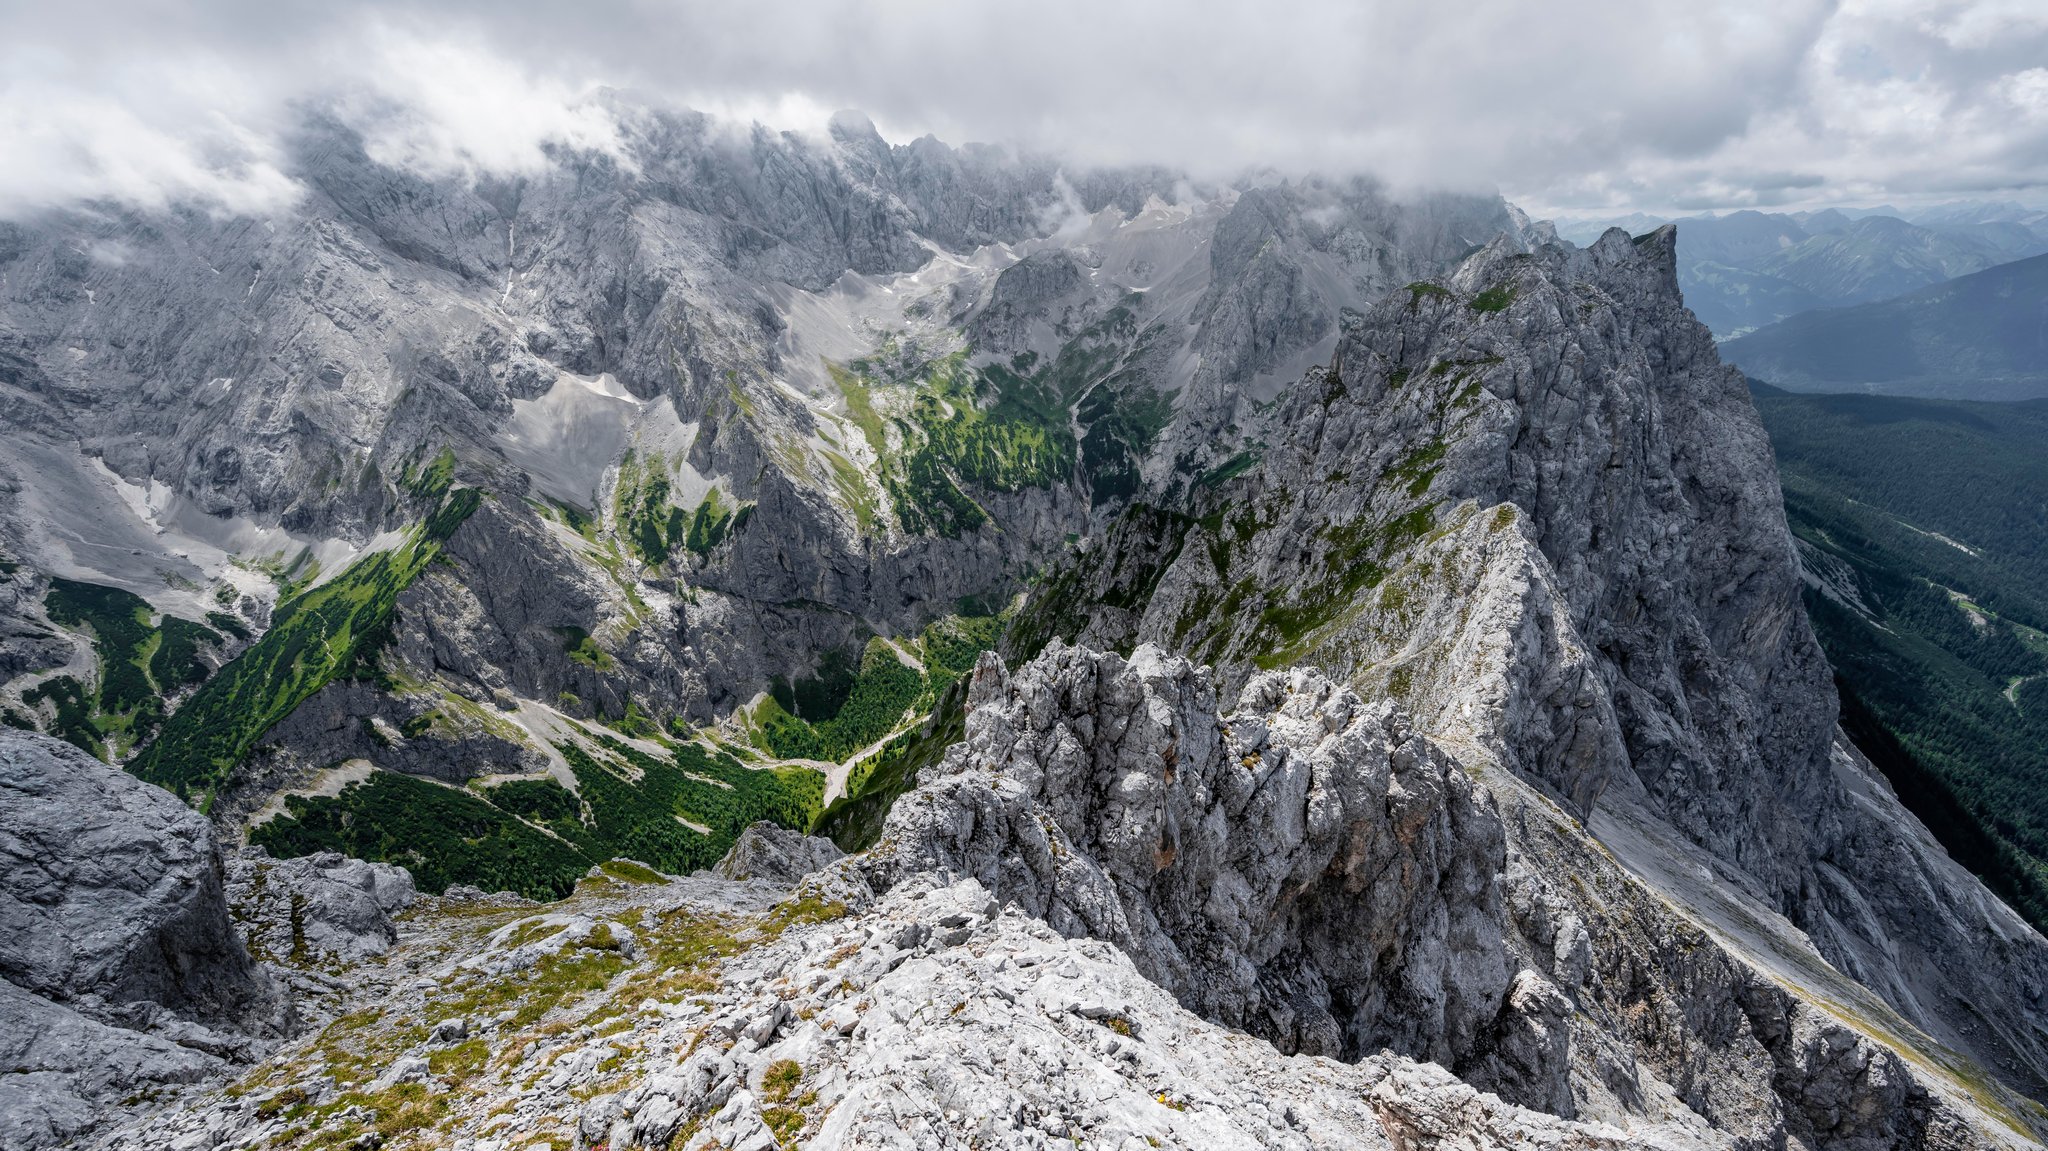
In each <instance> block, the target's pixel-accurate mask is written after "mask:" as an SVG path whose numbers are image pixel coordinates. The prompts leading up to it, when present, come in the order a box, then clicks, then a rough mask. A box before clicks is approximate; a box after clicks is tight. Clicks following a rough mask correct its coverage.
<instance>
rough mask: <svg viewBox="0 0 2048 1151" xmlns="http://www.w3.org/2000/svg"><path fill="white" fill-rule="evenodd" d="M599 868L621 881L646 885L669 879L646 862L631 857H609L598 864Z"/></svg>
mask: <svg viewBox="0 0 2048 1151" xmlns="http://www.w3.org/2000/svg"><path fill="white" fill-rule="evenodd" d="M597 869H598V870H599V871H602V872H604V873H605V874H606V875H609V876H611V877H612V878H613V879H616V880H618V881H619V882H620V883H638V884H643V885H645V884H655V883H665V882H667V880H665V879H663V878H662V875H661V873H660V872H659V871H656V870H654V869H653V868H651V867H648V866H647V865H646V864H642V863H635V862H633V861H632V860H630V859H607V860H605V861H604V862H603V863H600V864H598V865H597Z"/></svg>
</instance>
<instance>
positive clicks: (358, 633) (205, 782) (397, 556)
mask: <svg viewBox="0 0 2048 1151" xmlns="http://www.w3.org/2000/svg"><path fill="white" fill-rule="evenodd" d="M480 499H481V496H480V494H479V493H478V492H477V490H476V489H475V488H461V489H457V490H455V491H452V492H449V493H448V494H447V495H446V496H445V497H443V498H442V501H441V503H440V505H439V506H438V507H437V508H435V510H434V511H433V512H432V513H431V514H429V515H428V517H427V518H426V520H425V521H424V522H423V523H422V524H421V525H420V526H419V527H418V528H416V529H414V530H413V531H412V532H411V533H410V535H409V536H408V537H407V539H406V540H405V542H403V543H401V544H400V545H399V546H397V547H395V548H392V549H390V550H387V551H381V552H377V553H374V554H372V555H368V556H364V557H363V558H362V559H359V560H357V561H356V562H355V563H353V564H351V565H349V567H348V568H347V570H345V571H343V572H342V573H341V574H339V575H337V576H335V577H334V578H333V579H332V580H329V581H328V582H327V583H324V584H322V585H320V586H319V587H317V588H314V589H313V590H311V591H308V592H306V593H304V594H302V595H300V596H298V597H296V598H294V599H291V600H288V601H286V602H284V603H281V604H280V605H279V606H278V608H277V610H276V612H275V613H274V614H273V615H272V617H271V626H270V630H269V631H267V632H265V633H264V635H263V638H261V639H259V640H257V641H256V642H255V643H254V644H252V645H250V646H249V648H248V649H247V650H245V651H243V652H242V654H241V655H239V656H237V657H235V659H234V660H232V661H231V662H229V663H228V664H227V666H225V667H223V668H221V670H220V672H219V673H218V674H216V675H215V676H214V677H213V678H212V679H210V680H208V681H207V682H206V683H205V684H204V685H202V686H201V687H200V688H199V690H198V691H197V692H196V693H194V694H193V696H192V698H191V699H190V700H189V701H187V702H186V703H185V705H184V706H183V707H180V708H179V709H178V710H177V712H176V713H175V714H174V715H172V716H171V717H170V719H169V720H168V721H167V722H166V723H165V724H164V726H163V732H162V734H161V735H159V736H158V737H157V739H156V740H155V741H154V742H152V743H150V744H149V745H148V746H147V747H145V748H144V749H143V750H142V753H141V754H140V755H138V756H137V757H136V758H135V760H134V762H132V763H131V764H129V770H130V771H133V772H134V773H135V774H136V775H138V776H141V777H142V778H143V779H146V780H148V781H150V782H151V783H155V784H157V785H159V786H161V787H164V788H167V789H169V790H170V791H172V792H175V793H176V794H177V795H178V796H179V797H181V798H183V799H185V800H187V801H188V802H191V801H193V800H194V799H195V798H196V799H197V801H198V802H199V804H200V806H201V807H202V808H205V807H210V806H211V803H212V798H213V796H214V795H215V794H216V793H217V792H218V791H219V790H220V788H221V787H223V786H224V785H225V784H226V783H227V782H228V780H229V778H230V777H231V775H232V774H233V772H234V770H235V768H236V767H237V766H238V765H239V764H240V763H241V762H242V760H243V758H245V757H246V756H247V755H248V754H249V751H250V749H251V748H253V747H254V746H255V744H256V741H257V740H258V739H259V738H260V737H261V736H262V734H263V733H264V732H265V731H268V730H269V729H270V728H271V727H272V726H273V725H274V724H276V723H277V722H278V721H279V720H281V719H283V718H284V717H285V716H287V715H289V714H291V712H292V710H293V709H294V708H296V707H298V706H299V705H300V704H301V703H304V702H305V701H306V700H307V699H308V698H310V697H311V696H312V695H313V693H314V692H316V691H318V690H320V689H321V688H322V687H325V686H326V685H327V684H328V683H330V682H332V681H333V680H335V679H336V678H339V677H341V676H344V675H350V674H355V675H367V674H369V672H370V670H371V669H372V668H374V665H375V657H376V652H377V650H378V647H379V646H381V644H382V643H383V642H385V640H386V639H387V638H388V634H389V633H388V631H387V630H386V625H387V624H388V622H389V620H390V618H391V613H392V610H393V609H394V608H395V607H396V605H397V602H398V594H399V593H400V592H401V591H404V590H405V588H406V587H407V586H408V585H410V584H411V583H412V581H413V579H414V578H415V577H417V576H418V575H419V573H420V572H421V571H423V570H425V569H426V566H427V565H428V564H429V563H431V562H433V560H434V559H435V557H436V556H438V555H440V553H441V546H442V544H443V543H444V542H445V541H446V540H447V539H448V537H449V536H450V535H452V534H453V533H454V531H455V529H456V528H457V527H459V526H461V524H462V522H463V521H464V520H466V519H468V518H469V515H470V513H472V512H474V511H475V510H476V507H477V503H478V501H479V500H480Z"/></svg>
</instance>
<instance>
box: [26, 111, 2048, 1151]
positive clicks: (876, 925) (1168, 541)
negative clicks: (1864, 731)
mask: <svg viewBox="0 0 2048 1151" xmlns="http://www.w3.org/2000/svg"><path fill="white" fill-rule="evenodd" d="M610 99H612V100H613V101H614V105H613V109H612V110H613V111H614V112H615V113H616V114H617V119H618V122H619V123H620V124H621V125H622V131H624V132H625V134H626V135H625V145H624V147H623V150H622V151H620V152H616V153H614V152H584V151H577V150H573V149H568V148H558V149H556V150H555V151H553V152H552V153H551V154H550V156H551V158H550V165H549V167H548V169H547V170H546V171H544V172H541V173H538V174H530V175H527V176H524V177H519V178H509V177H506V178H494V177H486V178H477V179H472V178H459V179H458V178H452V177H451V178H449V179H445V180H438V181H437V180H430V179H427V178H424V177H421V176H419V175H415V174H412V173H410V172H409V171H407V170H403V169H400V168H395V167H390V166H386V165H383V164H380V163H378V162H377V161H376V160H374V159H372V158H371V155H370V154H369V151H368V150H366V147H365V145H364V142H363V141H362V140H361V139H360V138H358V137H357V136H356V135H355V134H354V133H353V132H352V131H350V130H349V129H348V128H346V127H344V126H342V125H340V124H339V123H335V122H330V121H325V120H321V119H318V118H314V119H311V120H309V121H308V122H307V123H306V124H305V125H304V127H303V129H302V130H301V131H300V132H299V134H298V135H297V136H296V137H295V139H294V142H293V144H292V149H291V164H292V173H293V176H294V178H295V179H296V180H297V181H298V182H299V184H300V185H301V186H302V188H303V195H302V196H301V197H300V199H299V200H298V201H297V203H296V204H295V205H294V206H293V207H291V208H290V209H289V210H285V211H280V212H279V213H278V214H276V215H272V216H268V217H250V216H237V215H223V214H217V213H208V212H205V211H202V210H198V209H180V208H166V209H160V210H143V209H136V208H129V207H124V206H121V205H118V204H113V203H105V204H97V205H93V206H91V207H90V208H78V209H74V210H65V211H49V212H45V213H43V214H41V215H38V216H36V217H34V218H32V219H25V220H20V221H17V222H14V223H8V224H0V718H4V720H5V726H4V727H0V791H4V794H0V976H4V981H0V1146H4V1147H5V1148H7V1149H8V1151H14V1149H17V1148H19V1149H23V1151H27V1149H40V1148H45V1147H55V1146H72V1147H78V1148H109V1149H112V1148H136V1149H141V1148H149V1149H156V1148H174V1149H179V1151H196V1149H211V1148H259V1147H261V1148H308V1149H312V1148H365V1149H367V1148H380V1147H381V1148H392V1149H396V1148H457V1149H462V1151H539V1149H541V1148H547V1149H549V1151H590V1149H595V1148H609V1149H611V1151H624V1149H626V1148H642V1147H646V1148H660V1149H664V1151H669V1149H694V1148H707V1147H723V1148H745V1149H748V1151H766V1149H770V1148H777V1147H795V1146H805V1147H817V1148H884V1147H891V1148H893V1147H904V1148H911V1147H917V1148H925V1147H946V1148H969V1147H973V1148H1026V1147H1030V1148H1038V1147H1053V1146H1061V1147H1069V1146H1080V1147H1088V1148H1098V1147H1099V1148H1115V1149H1125V1148H1142V1147H1168V1146H1173V1147H1178V1146H1188V1147H1218V1148H1237V1147H1273V1148H1338V1147H1343V1148H1353V1147H1362V1148H1388V1149H1396V1148H1398V1149H1403V1151H1406V1149H1411V1148H1412V1149H1419V1148H1493V1147H1514V1148H1522V1147H1528V1148H1537V1147H1541V1148H1586V1149H1592V1148H1625V1147H1655V1148H1673V1149H1677V1148H1687V1149H1690V1148H1731V1149H1732V1148H1742V1149H1764V1148H1771V1149H1780V1148H1800V1149H1808V1151H1822V1149H1842V1151H1851V1149H1853V1151H1865V1149H1878V1148H1971V1149H1977V1148H2008V1147H2012V1148H2017V1147H2031V1146H2038V1145H2040V1141H2041V1140H2042V1139H2043V1138H2044V1136H2048V1106H2044V1104H2048V1000H2044V996H2048V940H2044V939H2043V937H2042V936H2041V935H2040V934H2039V933H2038V932H2037V931H2036V930H2035V928H2034V927H2032V926H2030V925H2029V923H2028V921H2027V920H2025V919H2023V918H2022V917H2021V916H2020V915H2018V914H2015V913H2014V911H2012V910H2011V909H2010V908H2009V907H2008V906H2007V904H2006V903H2005V902H2002V901H2001V899H2000V898H1999V897H1998V896H1996V895H1994V894H1993V893H1992V892H1991V891H1990V890H1988V889H1987V888H1986V887H1985V886H1984V884H1983V883H1982V882H1980V881H1979V879H1978V878H1977V877H1976V876H1975V875H1973V874H1972V873H1971V872H1970V871H1968V870H1966V869H1965V868H1964V867H1962V866H1960V865H1958V864H1957V863H1956V862H1954V861H1953V860H1951V858H1950V856H1949V855H1948V854H1947V852H1946V851H1945V850H1944V848H1943V847H1942V845H1941V843H1940V842H1939V841H1938V840H1937V839H1936V838H1935V837H1934V835H1932V834H1930V832H1929V831H1928V830H1927V829H1926V828H1925V827H1923V826H1922V824H1921V823H1920V822H1919V821H1918V820H1917V819H1916V818H1915V816H1914V815H1913V814H1911V813H1910V812H1909V810H1908V807H1907V805H1906V804H1902V802H1901V800H1900V798H1899V797H1898V796H1897V795H1896V794H1895V793H1894V791H1893V785H1892V783H1891V782H1888V780H1887V777H1886V775H1885V774H1884V773H1883V772H1881V771H1880V770H1879V769H1878V768H1876V767H1874V766H1872V764H1871V762H1870V761H1869V760H1867V759H1866V758H1865V756H1864V755H1863V753H1862V752H1861V751H1859V750H1858V747H1857V745H1856V744H1855V743H1853V742H1852V741H1851V740H1850V738H1849V737H1848V736H1847V735H1845V734H1844V732H1843V728H1842V726H1841V719H1842V714H1843V713H1842V709H1841V705H1840V703H1839V701H1838V698H1837V695H1836V687H1835V682H1836V681H1835V678H1834V674H1833V671H1832V669H1831V667H1830V665H1829V663H1828V660H1827V658H1826V657H1825V656H1824V654H1823V652H1822V648H1821V647H1820V645H1819V643H1818V642H1817V640H1816V638H1815V632H1814V628H1813V626H1812V625H1811V624H1810V623H1809V620H1808V615H1807V606H1806V603H1805V601H1803V599H1802V592H1803V589H1804V588H1806V587H1807V586H1808V585H1809V584H1814V583H1815V582H1816V581H1817V580H1819V579H1820V578H1821V576H1822V575H1824V574H1825V573H1821V574H1820V575H1816V573H1815V572H1813V571H1806V570H1803V569H1802V566H1801V565H1802V559H1801V557H1802V554H1804V555H1805V556H1806V557H1807V560H1806V562H1807V563H1809V564H1816V563H1821V562H1823V561H1824V560H1825V558H1826V556H1827V555H1829V554H1832V553H1830V552H1829V551H1828V549H1827V547H1825V546H1822V545H1823V544H1825V542H1826V541H1824V540H1822V539H1821V538H1820V537H1819V536H1815V537H1814V538H1813V539H1808V538H1807V536H1808V535H1811V534H1812V533H1811V532H1808V531H1807V530H1806V526H1805V524H1804V521H1802V536H1801V537H1800V543H1799V544H1798V545H1795V538H1794V535H1793V533H1792V531H1791V530H1790V529H1788V526H1787V519H1786V513H1785V505H1784V495H1783V493H1782V492H1781V489H1780V485H1779V479H1778V472H1777V465H1776V463H1775V462H1774V459H1773V453H1772V446H1771V443H1770V441H1769V440H1768V439H1767V438H1766V436H1765V433H1764V428H1763V425H1762V423H1761V422H1760V420H1759V418H1758V414H1757V408H1756V405H1755V403H1754V402H1753V400H1752V396H1751V391H1750V388H1749V387H1748V385H1747V383H1746V381H1745V379H1744V376H1743V374H1742V373H1741V372H1740V371H1739V370H1737V369H1735V368H1732V367H1728V366H1724V365H1723V364H1722V363H1721V362H1720V359H1719V357H1718V355H1717V353H1716V350H1715V345H1714V341H1713V338H1712V336H1711V335H1710V334H1709V332H1708V330H1707V328H1706V327H1704V326H1702V325H1701V324H1700V322H1699V321H1698V320H1697V319H1696V318H1695V317H1694V315H1693V314H1692V313H1691V312H1690V311H1688V309H1687V307H1686V305H1685V302H1684V301H1683V299H1681V296H1680V290H1679V279H1678V276H1679V270H1678V263H1679V262H1678V256H1677V231H1676V229H1674V228H1673V227H1669V226H1667V227H1663V228H1659V229H1657V230H1655V231H1651V232H1648V233H1646V234H1643V235H1639V236H1631V235H1629V234H1628V233H1627V232H1625V231H1622V230H1619V229H1613V230H1609V231H1607V232H1606V233H1605V234H1603V235H1600V236H1599V237H1597V238H1596V239H1593V240H1592V241H1591V242H1590V243H1588V244H1587V245H1586V246H1584V247H1580V246H1575V245H1573V244H1570V243H1567V242H1564V241H1561V240H1559V239H1558V238H1557V236H1556V234H1555V232H1554V231H1553V230H1552V229H1551V228H1550V227H1549V226H1548V225H1546V224H1539V223H1532V222H1531V221H1530V220H1529V219H1528V218H1527V217H1526V216H1524V215H1523V214H1522V213H1520V212H1519V211H1517V210H1516V209H1514V208H1513V207H1512V206H1510V205H1508V204H1507V203H1505V202H1504V201H1502V200H1500V199H1499V198H1498V197H1481V196H1465V195H1449V194H1401V195H1396V194H1394V193H1393V192H1391V191H1389V190H1388V189H1386V188H1384V187H1382V186H1380V185H1378V184H1375V183H1372V182H1370V181H1367V180H1363V179H1345V180H1335V179H1315V178H1281V177H1279V176H1260V177H1247V178H1245V179H1242V180H1239V181H1237V182H1234V183H1228V184H1204V183H1201V182H1199V181H1195V180H1192V179H1190V178H1188V177H1187V176H1185V175H1184V174H1182V173H1179V172H1176V171H1171V170H1165V169H1155V168H1129V169H1082V168H1077V167H1074V166H1072V165H1063V164H1061V163H1059V162H1057V161H1055V160H1052V159H1050V158H1044V157H1036V156H1032V155H1029V154H1022V153H1019V152H1016V151H1014V150H1011V149H1007V148H998V147H987V146H966V147H959V148H955V147H951V146H948V145H946V144H943V143H940V142H939V141H937V140H935V139H932V138H929V137H927V138H924V139H920V140H917V141H915V142H913V143H910V144H891V143H888V142H887V141H885V140H884V139H883V138H882V137H881V135H879V134H878V133H877V131H876V130H875V128H874V127H873V126H872V125H871V124H870V123H868V121H867V120H866V119H865V118H863V117H861V116H859V115H856V114H850V113H842V114H840V115H839V116H838V117H835V118H834V119H833V121H832V126H831V129H830V132H829V134H828V135H826V136H822V137H813V136H806V135H798V134H793V133H781V134H778V133H774V132H770V131H767V130H765V129H761V128H752V129H743V128H737V127H734V126H733V125H731V124H728V123H726V122H723V121H719V120H714V119H712V118H709V117H705V116H699V115H695V114H688V113H678V112H670V111H662V110H659V109H656V108H651V107H641V106H637V105H632V104H630V103H628V102H627V101H626V100H625V98H623V97H611V98H610ZM1773 402H1776V401H1773ZM1788 458H1790V457H1788ZM1809 518H1811V517H1809ZM1838 582H1839V581H1838ZM1830 586H1832V585H1830ZM1814 602H1816V603H1819V602H1823V601H1820V600H1816V601H1814ZM1825 602H1827V603H1833V602H1834V601H1833V600H1827V601H1825ZM1830 618H1832V617H1830ZM1873 618H1875V617H1873ZM1853 719H1854V716H1852V720H1853ZM2001 890H2002V891H2008V894H2009V893H2010V890H2017V889H2016V888H2012V887H2011V885H2010V884H2006V885H2003V886H2001ZM2028 890H2031V889H2028ZM2029 908H2030V910H2035V909H2033V908H2032V907H2031V905H2029Z"/></svg>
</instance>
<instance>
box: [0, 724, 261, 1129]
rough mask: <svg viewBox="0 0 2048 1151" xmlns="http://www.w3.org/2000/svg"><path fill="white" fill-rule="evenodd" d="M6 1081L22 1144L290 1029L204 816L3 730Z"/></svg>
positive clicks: (1, 936) (1, 966) (38, 739)
mask: <svg viewBox="0 0 2048 1151" xmlns="http://www.w3.org/2000/svg"><path fill="white" fill-rule="evenodd" d="M0 977H4V979H5V983H4V984H0V1061H4V1063H5V1066H6V1067H7V1069H8V1070H9V1071H10V1072H18V1074H8V1075H5V1076H0V1081H4V1082H0V1093H4V1095H5V1099H4V1103H5V1106H0V1114H4V1115H5V1116H6V1119H5V1120H4V1126H0V1136H4V1138H5V1139H6V1143H5V1145H6V1146H7V1147H9V1148H10V1149H12V1148H18V1147H38V1146H43V1145H45V1144H47V1143H49V1142H51V1141H54V1140H57V1139H61V1138H64V1137H68V1136H69V1135H71V1134H72V1133H74V1132H76V1131H78V1130H79V1129H81V1128H84V1127H87V1126H89V1125H91V1124H92V1123H94V1122H95V1121H97V1120H98V1119H100V1118H102V1117H103V1115H104V1113H105V1111H106V1109H108V1108H110V1107H112V1106H114V1105H116V1104H118V1103H119V1102H120V1101H121V1100H122V1099H128V1098H133V1097H136V1096H138V1095H146V1094H147V1093H148V1092H149V1091H150V1090H151V1089H153V1088H156V1087H161V1086H163V1085H166V1084H179V1083H190V1082H194V1081H197V1080H200V1079H204V1078H207V1077H209V1076H212V1075H215V1074H218V1073H219V1072H220V1071H221V1070H222V1069H223V1064H222V1062H221V1060H222V1059H223V1058H234V1059H241V1060H246V1059H248V1058H249V1057H251V1056H252V1055H254V1054H256V1053H258V1052H260V1050H261V1049H262V1043H261V1041H262V1040H264V1039H269V1038H275V1037H276V1036H278V1035H280V1034H282V1033H283V1032H284V1031H285V1030H286V1029H287V1028H288V1026H289V1024H290V1021H291V1013H290V1010H289V1008H288V1006H287V1005H286V1003H285V1002H284V999H283V997H282V995H281V993H280V992H279V990H278V988H277V985H276V983H275V982H274V981H273V980H272V978H271V977H270V975H269V974H268V973H267V972H265V971H264V970H263V969H262V968H260V967H259V966H257V965H256V964H255V963H254V962H253V961H251V959H250V958H249V955H248V953H247V951H245V950H244V948H243V946H242V943H241V941H240V939H239V938H237V936H236V935H235V932H234V929H233V927H232V926H231V925H230V924H229V922H228V907H227V899H226V895H225V891H224V888H223V884H222V877H221V864H220V858H219V856H218V854H217V853H216V852H215V849H214V842H213V833H212V829H211V827H210V826H209V825H208V823H207V821H206V819H205V817H204V816H202V815H200V814H198V813H197V812H195V811H193V810H191V809H190V808H188V807H186V806H185V805H184V804H182V803H180V802H178V801H177V799H175V798H174V797H172V796H171V795H170V794H169V793H168V792H165V791H162V790H161V789H158V788H155V787H152V786H150V785H148V784H146V783H143V782H142V781H140V780H138V779H135V778H133V777H132V776H129V775H127V774H126V773H124V772H122V771H120V770H119V769H117V768H112V767H108V766H107V765H106V764H103V763H101V762H100V761H98V760H96V759H94V758H92V757H91V756H88V755H86V754H85V753H84V752H81V751H79V750H78V749H76V748H74V747H72V746H71V745H69V744H65V743H59V742H57V741H55V740H51V739H47V738H45V737H43V736H39V735H34V734H30V733H26V732H18V731H10V730H0Z"/></svg>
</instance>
